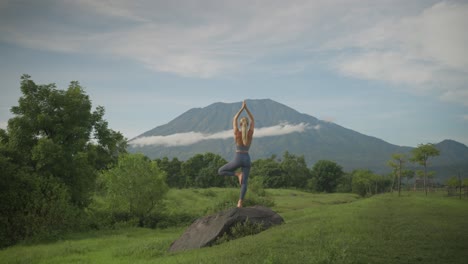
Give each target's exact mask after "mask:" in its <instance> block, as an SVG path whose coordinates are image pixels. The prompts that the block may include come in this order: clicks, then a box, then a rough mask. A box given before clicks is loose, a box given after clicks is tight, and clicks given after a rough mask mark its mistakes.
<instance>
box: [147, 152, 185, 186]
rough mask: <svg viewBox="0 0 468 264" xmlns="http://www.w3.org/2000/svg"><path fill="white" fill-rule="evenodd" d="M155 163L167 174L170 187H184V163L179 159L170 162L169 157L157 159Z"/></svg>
mask: <svg viewBox="0 0 468 264" xmlns="http://www.w3.org/2000/svg"><path fill="white" fill-rule="evenodd" d="M154 161H155V162H156V163H157V164H158V167H159V168H161V170H163V171H164V172H166V175H167V179H166V181H167V184H168V185H169V187H177V188H182V187H184V181H183V177H182V172H181V167H182V162H181V161H180V160H179V159H177V158H172V160H169V159H168V158H167V157H164V158H162V159H155V160H154Z"/></svg>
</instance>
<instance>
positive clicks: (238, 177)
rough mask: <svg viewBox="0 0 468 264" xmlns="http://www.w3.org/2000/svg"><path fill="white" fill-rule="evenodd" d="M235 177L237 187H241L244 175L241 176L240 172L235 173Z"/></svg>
mask: <svg viewBox="0 0 468 264" xmlns="http://www.w3.org/2000/svg"><path fill="white" fill-rule="evenodd" d="M236 176H237V179H239V185H242V177H244V175H243V174H242V172H238V173H236Z"/></svg>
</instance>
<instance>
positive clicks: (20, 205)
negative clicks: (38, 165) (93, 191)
mask: <svg viewBox="0 0 468 264" xmlns="http://www.w3.org/2000/svg"><path fill="white" fill-rule="evenodd" d="M6 177H9V179H8V181H7V182H8V185H9V186H8V187H9V188H6V189H5V190H3V191H2V192H1V194H0V199H1V200H2V206H1V216H0V225H1V227H2V228H1V229H0V247H5V246H9V245H12V244H14V243H16V242H18V241H20V240H24V239H34V240H44V239H51V238H55V237H57V236H59V235H60V234H63V233H64V232H67V231H71V230H79V229H81V228H82V227H83V225H84V224H85V223H86V220H87V218H86V217H84V214H83V212H82V211H81V210H79V209H78V208H76V207H74V206H73V205H71V203H70V194H69V192H68V189H67V187H66V186H65V185H64V184H62V183H61V182H60V181H59V180H58V179H55V178H51V177H38V176H36V175H33V174H26V173H24V174H23V173H18V174H16V175H14V176H12V175H6ZM3 187H5V186H2V189H3Z"/></svg>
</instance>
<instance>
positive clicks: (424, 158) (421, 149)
mask: <svg viewBox="0 0 468 264" xmlns="http://www.w3.org/2000/svg"><path fill="white" fill-rule="evenodd" d="M412 155H413V156H412V158H411V161H413V162H416V163H418V164H419V165H421V166H423V167H424V171H423V177H424V191H425V192H426V196H427V186H426V181H427V176H428V172H427V167H428V165H429V164H428V160H429V158H430V157H435V156H438V155H440V151H439V150H438V149H437V148H436V147H435V146H434V144H431V143H428V144H419V145H418V147H417V148H414V149H413V150H412Z"/></svg>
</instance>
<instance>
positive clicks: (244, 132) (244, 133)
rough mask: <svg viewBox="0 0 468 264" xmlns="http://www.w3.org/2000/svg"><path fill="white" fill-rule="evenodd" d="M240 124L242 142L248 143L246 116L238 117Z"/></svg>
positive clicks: (247, 121)
mask: <svg viewBox="0 0 468 264" xmlns="http://www.w3.org/2000/svg"><path fill="white" fill-rule="evenodd" d="M242 123H245V125H242ZM240 124H241V132H242V143H244V145H247V143H248V138H247V127H248V126H249V120H248V119H247V118H246V117H242V118H241V119H240Z"/></svg>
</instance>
